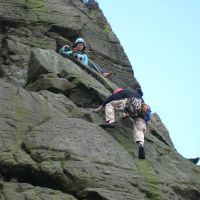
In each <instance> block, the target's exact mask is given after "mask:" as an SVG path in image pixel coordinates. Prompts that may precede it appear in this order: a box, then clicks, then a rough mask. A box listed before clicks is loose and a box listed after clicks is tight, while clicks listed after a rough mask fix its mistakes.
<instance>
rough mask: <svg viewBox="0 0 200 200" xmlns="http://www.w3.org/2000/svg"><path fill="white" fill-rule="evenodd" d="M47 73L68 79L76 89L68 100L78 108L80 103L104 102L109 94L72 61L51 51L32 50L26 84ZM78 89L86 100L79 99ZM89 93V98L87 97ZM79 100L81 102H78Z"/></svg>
mask: <svg viewBox="0 0 200 200" xmlns="http://www.w3.org/2000/svg"><path fill="white" fill-rule="evenodd" d="M48 73H53V74H56V75H57V76H59V77H63V78H66V79H68V80H69V81H70V82H71V83H72V84H73V85H74V86H75V87H76V88H77V89H76V88H74V89H73V90H72V91H71V94H70V96H71V97H70V98H72V99H73V101H74V102H75V103H77V104H78V105H80V106H81V104H82V103H83V104H86V105H90V104H91V102H92V101H94V100H95V101H97V100H98V98H100V99H101V100H104V99H105V98H106V97H107V96H108V95H110V92H109V91H108V90H107V89H105V87H104V86H103V85H102V84H101V83H100V82H98V81H97V80H96V79H94V78H93V77H92V76H90V75H89V74H87V73H86V72H84V71H83V70H81V68H80V67H79V66H77V65H76V64H74V63H73V62H72V61H70V60H68V59H65V58H62V57H61V56H60V55H58V54H57V53H56V52H54V51H52V50H43V49H33V51H32V54H31V59H30V64H29V69H28V83H32V82H34V81H35V80H37V79H38V78H39V76H41V75H45V74H48ZM79 88H81V90H84V91H85V92H84V96H87V97H88V98H87V99H85V98H84V97H83V98H80V97H81V95H80V90H79ZM89 92H90V96H89V95H88V93H89ZM73 94H75V96H78V99H77V98H74V95H73ZM92 94H93V95H92ZM88 99H90V102H88ZM80 100H81V102H79V101H80Z"/></svg>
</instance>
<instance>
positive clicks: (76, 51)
mask: <svg viewBox="0 0 200 200" xmlns="http://www.w3.org/2000/svg"><path fill="white" fill-rule="evenodd" d="M84 50H85V42H84V40H83V39H82V38H78V39H76V41H75V43H74V45H73V46H72V50H70V46H69V45H65V46H63V47H62V48H61V49H60V51H59V54H61V55H62V56H63V57H66V58H69V57H72V58H76V59H77V60H78V61H80V62H82V64H84V65H86V66H88V67H90V68H93V69H94V70H96V71H97V72H99V73H100V74H101V75H103V77H104V78H107V77H109V76H111V75H112V72H104V71H103V70H102V69H101V68H100V67H99V66H97V65H96V64H94V63H93V62H92V63H91V62H89V59H88V56H87V55H86V54H85V52H84Z"/></svg>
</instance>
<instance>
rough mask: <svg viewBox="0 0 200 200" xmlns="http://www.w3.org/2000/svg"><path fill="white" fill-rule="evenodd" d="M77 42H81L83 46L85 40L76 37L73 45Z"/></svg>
mask: <svg viewBox="0 0 200 200" xmlns="http://www.w3.org/2000/svg"><path fill="white" fill-rule="evenodd" d="M78 43H83V45H84V46H85V42H84V40H83V38H77V39H76V41H75V45H76V44H78Z"/></svg>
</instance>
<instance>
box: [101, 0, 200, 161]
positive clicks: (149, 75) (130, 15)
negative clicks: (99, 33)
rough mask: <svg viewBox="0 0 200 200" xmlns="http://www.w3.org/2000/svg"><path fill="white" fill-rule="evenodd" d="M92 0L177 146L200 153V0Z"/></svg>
mask: <svg viewBox="0 0 200 200" xmlns="http://www.w3.org/2000/svg"><path fill="white" fill-rule="evenodd" d="M97 2H98V3H99V6H100V8H101V9H102V11H103V13H104V15H105V16H106V18H107V21H108V22H109V24H110V25H111V27H112V30H113V31H114V33H115V34H116V35H117V37H118V39H119V40H120V43H121V45H122V46H123V48H124V51H125V53H126V55H127V56H128V58H129V61H130V63H131V65H132V67H133V70H134V74H135V77H136V79H137V80H138V81H139V83H140V85H141V87H142V90H143V92H144V100H145V102H146V103H147V104H149V105H150V106H151V108H152V111H153V112H156V113H158V115H159V116H160V117H161V120H162V122H163V123H164V125H165V126H166V128H167V129H168V131H169V134H170V137H171V139H172V141H173V143H174V146H175V148H176V150H177V151H178V152H179V153H180V154H181V155H182V156H184V157H186V158H195V157H200V127H199V126H198V125H200V12H199V10H200V1H199V0H167V1H166V0H126V1H125V0H124V1H116V0H98V1H97ZM199 163H200V162H199Z"/></svg>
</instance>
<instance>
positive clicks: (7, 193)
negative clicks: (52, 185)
mask: <svg viewBox="0 0 200 200" xmlns="http://www.w3.org/2000/svg"><path fill="white" fill-rule="evenodd" d="M0 195H1V196H0V197H1V199H2V200H4V199H7V200H40V199H43V200H47V199H52V200H76V198H75V197H73V196H72V195H69V194H65V193H62V192H60V191H57V190H52V189H48V188H42V187H34V186H32V185H30V184H24V183H20V184H17V183H8V182H4V183H3V188H2V190H1V194H0Z"/></svg>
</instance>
